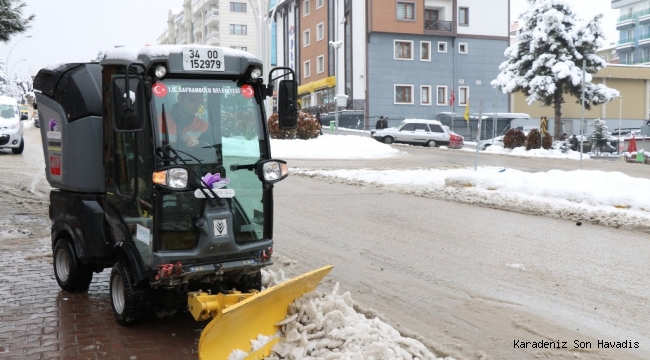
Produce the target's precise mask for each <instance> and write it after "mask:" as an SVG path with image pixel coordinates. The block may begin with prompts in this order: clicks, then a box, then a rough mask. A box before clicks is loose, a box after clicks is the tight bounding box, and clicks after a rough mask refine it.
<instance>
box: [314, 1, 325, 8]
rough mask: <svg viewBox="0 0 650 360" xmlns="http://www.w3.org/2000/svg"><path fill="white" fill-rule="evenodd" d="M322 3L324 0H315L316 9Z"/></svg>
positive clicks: (321, 5) (320, 6)
mask: <svg viewBox="0 0 650 360" xmlns="http://www.w3.org/2000/svg"><path fill="white" fill-rule="evenodd" d="M324 3H325V1H323V0H316V9H320V8H322V7H323V4H324Z"/></svg>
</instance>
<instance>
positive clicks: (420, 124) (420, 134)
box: [370, 119, 451, 147]
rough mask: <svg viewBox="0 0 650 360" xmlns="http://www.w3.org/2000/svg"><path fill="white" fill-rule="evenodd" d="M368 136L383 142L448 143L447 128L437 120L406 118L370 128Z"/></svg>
mask: <svg viewBox="0 0 650 360" xmlns="http://www.w3.org/2000/svg"><path fill="white" fill-rule="evenodd" d="M370 136H371V137H372V138H374V139H375V140H377V141H381V142H383V143H385V144H392V143H403V144H414V145H425V146H429V147H436V146H440V145H449V143H450V138H451V135H450V133H449V130H447V129H446V128H445V126H443V125H442V123H441V122H440V121H438V120H425V119H406V120H404V121H402V122H401V123H400V124H399V125H397V126H395V127H391V128H387V129H380V130H372V131H370Z"/></svg>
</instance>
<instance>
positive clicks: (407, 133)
mask: <svg viewBox="0 0 650 360" xmlns="http://www.w3.org/2000/svg"><path fill="white" fill-rule="evenodd" d="M414 137H415V124H414V123H406V124H404V126H402V127H401V128H400V129H399V131H398V132H397V134H395V141H399V142H405V143H410V142H413V141H414Z"/></svg>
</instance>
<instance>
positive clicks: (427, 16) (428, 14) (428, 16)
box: [424, 9, 440, 24]
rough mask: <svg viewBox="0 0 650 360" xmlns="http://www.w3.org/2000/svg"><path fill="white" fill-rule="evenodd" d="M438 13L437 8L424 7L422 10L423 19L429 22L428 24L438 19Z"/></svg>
mask: <svg viewBox="0 0 650 360" xmlns="http://www.w3.org/2000/svg"><path fill="white" fill-rule="evenodd" d="M439 14H440V13H439V11H438V10H433V9H426V10H424V20H425V21H427V22H429V23H430V24H433V23H435V22H436V21H438V19H439V18H440V15H439Z"/></svg>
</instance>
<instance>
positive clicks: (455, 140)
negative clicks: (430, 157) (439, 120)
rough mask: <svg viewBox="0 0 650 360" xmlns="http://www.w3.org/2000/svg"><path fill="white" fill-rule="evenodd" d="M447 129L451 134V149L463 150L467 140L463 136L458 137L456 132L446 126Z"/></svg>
mask: <svg viewBox="0 0 650 360" xmlns="http://www.w3.org/2000/svg"><path fill="white" fill-rule="evenodd" d="M445 129H446V130H447V131H448V132H449V148H450V149H462V148H463V146H465V138H464V137H463V136H462V135H458V134H456V133H455V132H453V131H451V130H450V129H449V127H448V126H446V125H445Z"/></svg>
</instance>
